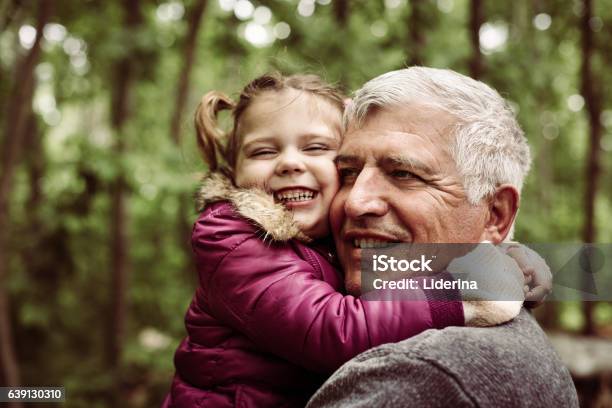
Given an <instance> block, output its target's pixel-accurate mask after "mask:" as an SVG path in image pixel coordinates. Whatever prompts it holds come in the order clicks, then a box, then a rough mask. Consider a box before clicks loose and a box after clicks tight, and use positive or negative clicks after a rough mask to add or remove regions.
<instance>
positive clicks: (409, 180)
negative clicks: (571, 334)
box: [309, 67, 578, 407]
mask: <svg viewBox="0 0 612 408" xmlns="http://www.w3.org/2000/svg"><path fill="white" fill-rule="evenodd" d="M345 119H346V122H345V123H346V124H347V133H346V135H345V139H344V141H343V144H342V147H341V149H340V151H339V154H338V157H337V166H338V170H339V172H340V177H341V183H342V185H341V189H340V192H339V193H338V195H337V196H336V198H335V200H334V203H333V205H332V213H331V217H332V224H333V225H332V229H333V231H336V232H337V233H336V245H337V249H338V254H339V257H340V259H341V262H342V264H343V266H344V269H345V273H346V286H347V288H348V289H349V290H350V291H351V292H353V293H359V290H360V286H361V277H360V275H361V271H360V256H361V251H362V249H361V247H360V246H361V245H360V243H361V242H368V241H369V240H378V241H383V242H409V243H477V242H482V241H485V240H486V241H491V242H493V243H495V244H497V243H500V242H502V241H504V240H505V239H506V238H507V237H509V235H511V231H512V226H513V222H514V218H515V215H516V213H517V209H518V205H519V197H520V190H521V186H522V184H523V179H524V177H525V175H526V173H527V171H528V169H529V165H530V156H529V147H528V146H527V142H526V139H525V137H524V135H523V132H522V131H521V129H520V127H519V125H518V124H517V122H516V119H515V118H514V115H513V113H512V111H511V110H510V109H509V107H508V106H507V104H506V103H505V101H504V100H503V99H502V98H501V97H500V96H499V94H498V93H497V92H495V91H494V90H493V89H491V88H489V87H488V86H486V85H485V84H483V83H481V82H478V81H475V80H472V79H470V78H468V77H465V76H463V75H460V74H457V73H455V72H452V71H448V70H438V69H431V68H421V67H413V68H408V69H403V70H399V71H395V72H390V73H387V74H385V75H381V76H379V77H377V78H375V79H373V80H371V81H370V82H368V83H367V84H365V85H364V86H363V88H361V89H360V90H359V91H357V93H356V95H355V98H354V100H353V102H352V104H351V106H350V107H349V108H348V109H347V113H346V118H345ZM370 242H371V241H370ZM321 406H325V407H328V406H334V407H336V406H341V407H344V406H351V407H352V406H364V407H374V406H415V407H417V406H431V407H438V406H439V407H446V406H578V401H577V396H576V391H575V388H574V386H573V384H572V381H571V377H570V375H569V373H568V371H567V369H565V368H564V367H563V365H562V363H561V361H560V360H559V357H558V356H557V355H556V354H555V352H554V351H553V349H552V347H551V345H550V344H549V342H548V340H547V338H546V335H545V334H544V332H543V331H542V330H541V329H540V327H539V326H538V325H537V323H536V322H535V320H534V319H533V318H532V317H531V315H530V314H529V313H528V312H527V311H525V310H523V311H522V312H521V314H520V315H519V317H518V318H516V319H515V320H514V321H513V322H511V323H508V324H505V325H501V326H497V327H494V328H465V327H452V328H447V329H444V330H429V331H427V332H425V333H423V334H421V335H419V336H417V337H414V338H411V339H408V340H405V341H402V342H400V343H394V344H387V345H383V346H380V347H378V348H374V349H372V350H369V351H367V352H365V353H363V354H361V355H360V356H358V357H356V358H355V359H353V360H351V361H349V362H348V363H347V364H345V365H344V366H343V367H342V368H340V369H339V370H338V371H337V372H336V373H335V374H334V375H333V376H332V377H331V378H330V379H329V380H328V381H327V382H326V383H325V384H324V385H323V387H322V388H321V389H319V391H318V392H317V393H316V394H315V395H314V396H313V398H312V399H311V401H310V403H309V407H321Z"/></svg>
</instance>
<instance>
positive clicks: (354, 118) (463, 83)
mask: <svg viewBox="0 0 612 408" xmlns="http://www.w3.org/2000/svg"><path fill="white" fill-rule="evenodd" d="M409 103H418V104H421V105H427V106H430V107H433V108H437V109H441V110H444V111H446V112H448V113H450V114H451V115H453V116H455V117H456V118H457V119H458V123H457V125H456V126H455V129H454V132H453V133H454V136H455V138H454V141H453V143H452V145H451V148H450V153H451V156H452V158H453V159H454V160H455V163H456V165H457V169H458V170H459V173H460V175H461V177H462V181H463V187H464V189H465V191H466V194H467V198H468V200H469V202H470V203H471V204H473V205H475V204H477V203H478V202H479V201H480V200H481V199H482V198H484V197H487V196H489V195H491V194H493V193H494V192H495V189H496V187H497V186H499V185H500V184H505V183H507V184H511V185H513V186H514V187H516V188H517V190H518V191H519V192H520V191H521V188H522V186H523V180H524V178H525V176H526V175H527V172H528V171H529V167H530V164H531V156H530V153H529V146H528V145H527V139H526V138H525V135H524V133H523V131H522V130H521V128H520V126H519V124H518V122H517V121H516V118H515V116H514V113H513V111H512V109H510V107H509V105H508V104H507V103H506V101H505V100H504V99H503V98H502V97H501V96H500V95H499V94H498V93H497V92H496V91H495V90H493V89H492V88H491V87H489V86H488V85H485V84H484V83H482V82H479V81H476V80H474V79H472V78H469V77H467V76H465V75H461V74H458V73H456V72H454V71H451V70H447V69H435V68H424V67H411V68H406V69H401V70H398V71H392V72H388V73H386V74H383V75H380V76H378V77H376V78H374V79H372V80H371V81H368V82H367V83H366V84H365V85H364V86H363V87H362V88H361V89H359V90H358V91H356V92H355V95H354V97H353V100H352V102H351V103H350V104H349V106H348V107H347V109H346V111H345V113H344V124H345V126H348V124H349V123H350V124H351V125H353V126H359V125H360V124H361V123H362V122H363V121H364V120H365V118H366V117H367V115H368V113H369V112H370V111H371V109H372V108H373V107H378V108H387V107H392V106H401V105H406V104H409Z"/></svg>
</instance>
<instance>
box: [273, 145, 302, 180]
mask: <svg viewBox="0 0 612 408" xmlns="http://www.w3.org/2000/svg"><path fill="white" fill-rule="evenodd" d="M278 160H279V161H278V164H277V165H276V173H277V174H278V175H281V176H282V175H289V174H293V173H303V172H304V171H306V166H305V165H304V160H303V159H302V157H301V155H300V153H299V152H298V151H296V150H294V149H288V150H285V151H283V152H282V153H281V155H280V157H279V158H278Z"/></svg>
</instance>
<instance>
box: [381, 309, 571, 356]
mask: <svg viewBox="0 0 612 408" xmlns="http://www.w3.org/2000/svg"><path fill="white" fill-rule="evenodd" d="M387 347H390V348H392V349H393V351H394V352H402V353H405V354H406V355H407V356H408V355H409V356H412V357H418V358H425V359H430V358H431V359H436V360H440V361H447V362H449V363H451V362H453V361H455V360H458V361H459V362H460V363H462V366H463V365H464V363H465V360H464V358H463V357H464V356H465V355H472V354H473V353H476V354H477V355H479V356H481V357H483V358H485V357H486V358H494V357H498V356H499V357H507V356H508V353H513V352H515V351H516V352H520V353H521V355H516V356H514V360H526V359H527V358H536V359H544V358H551V359H554V360H558V359H559V358H558V356H557V354H556V353H555V351H554V350H553V348H552V346H551V344H550V342H549V341H548V338H547V336H546V334H545V333H544V331H543V330H542V329H541V328H540V326H539V325H538V323H537V322H536V321H535V319H534V318H533V317H532V316H531V314H530V313H529V312H527V311H526V310H525V309H523V310H522V311H521V313H520V314H519V316H517V318H516V319H514V320H512V321H511V322H508V323H505V324H501V325H498V326H495V327H456V326H452V327H447V328H445V329H443V330H428V331H426V332H424V333H422V334H421V335H419V336H415V337H413V338H410V339H407V340H404V341H402V342H399V343H394V344H388V345H387ZM532 354H533V356H532ZM559 363H560V360H559Z"/></svg>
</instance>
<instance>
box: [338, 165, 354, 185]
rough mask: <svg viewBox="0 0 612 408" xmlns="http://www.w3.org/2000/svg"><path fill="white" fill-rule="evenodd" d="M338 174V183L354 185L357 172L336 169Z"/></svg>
mask: <svg viewBox="0 0 612 408" xmlns="http://www.w3.org/2000/svg"><path fill="white" fill-rule="evenodd" d="M338 174H339V175H340V183H342V184H350V183H354V182H355V180H357V176H358V175H359V170H357V169H352V168H344V169H338Z"/></svg>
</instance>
